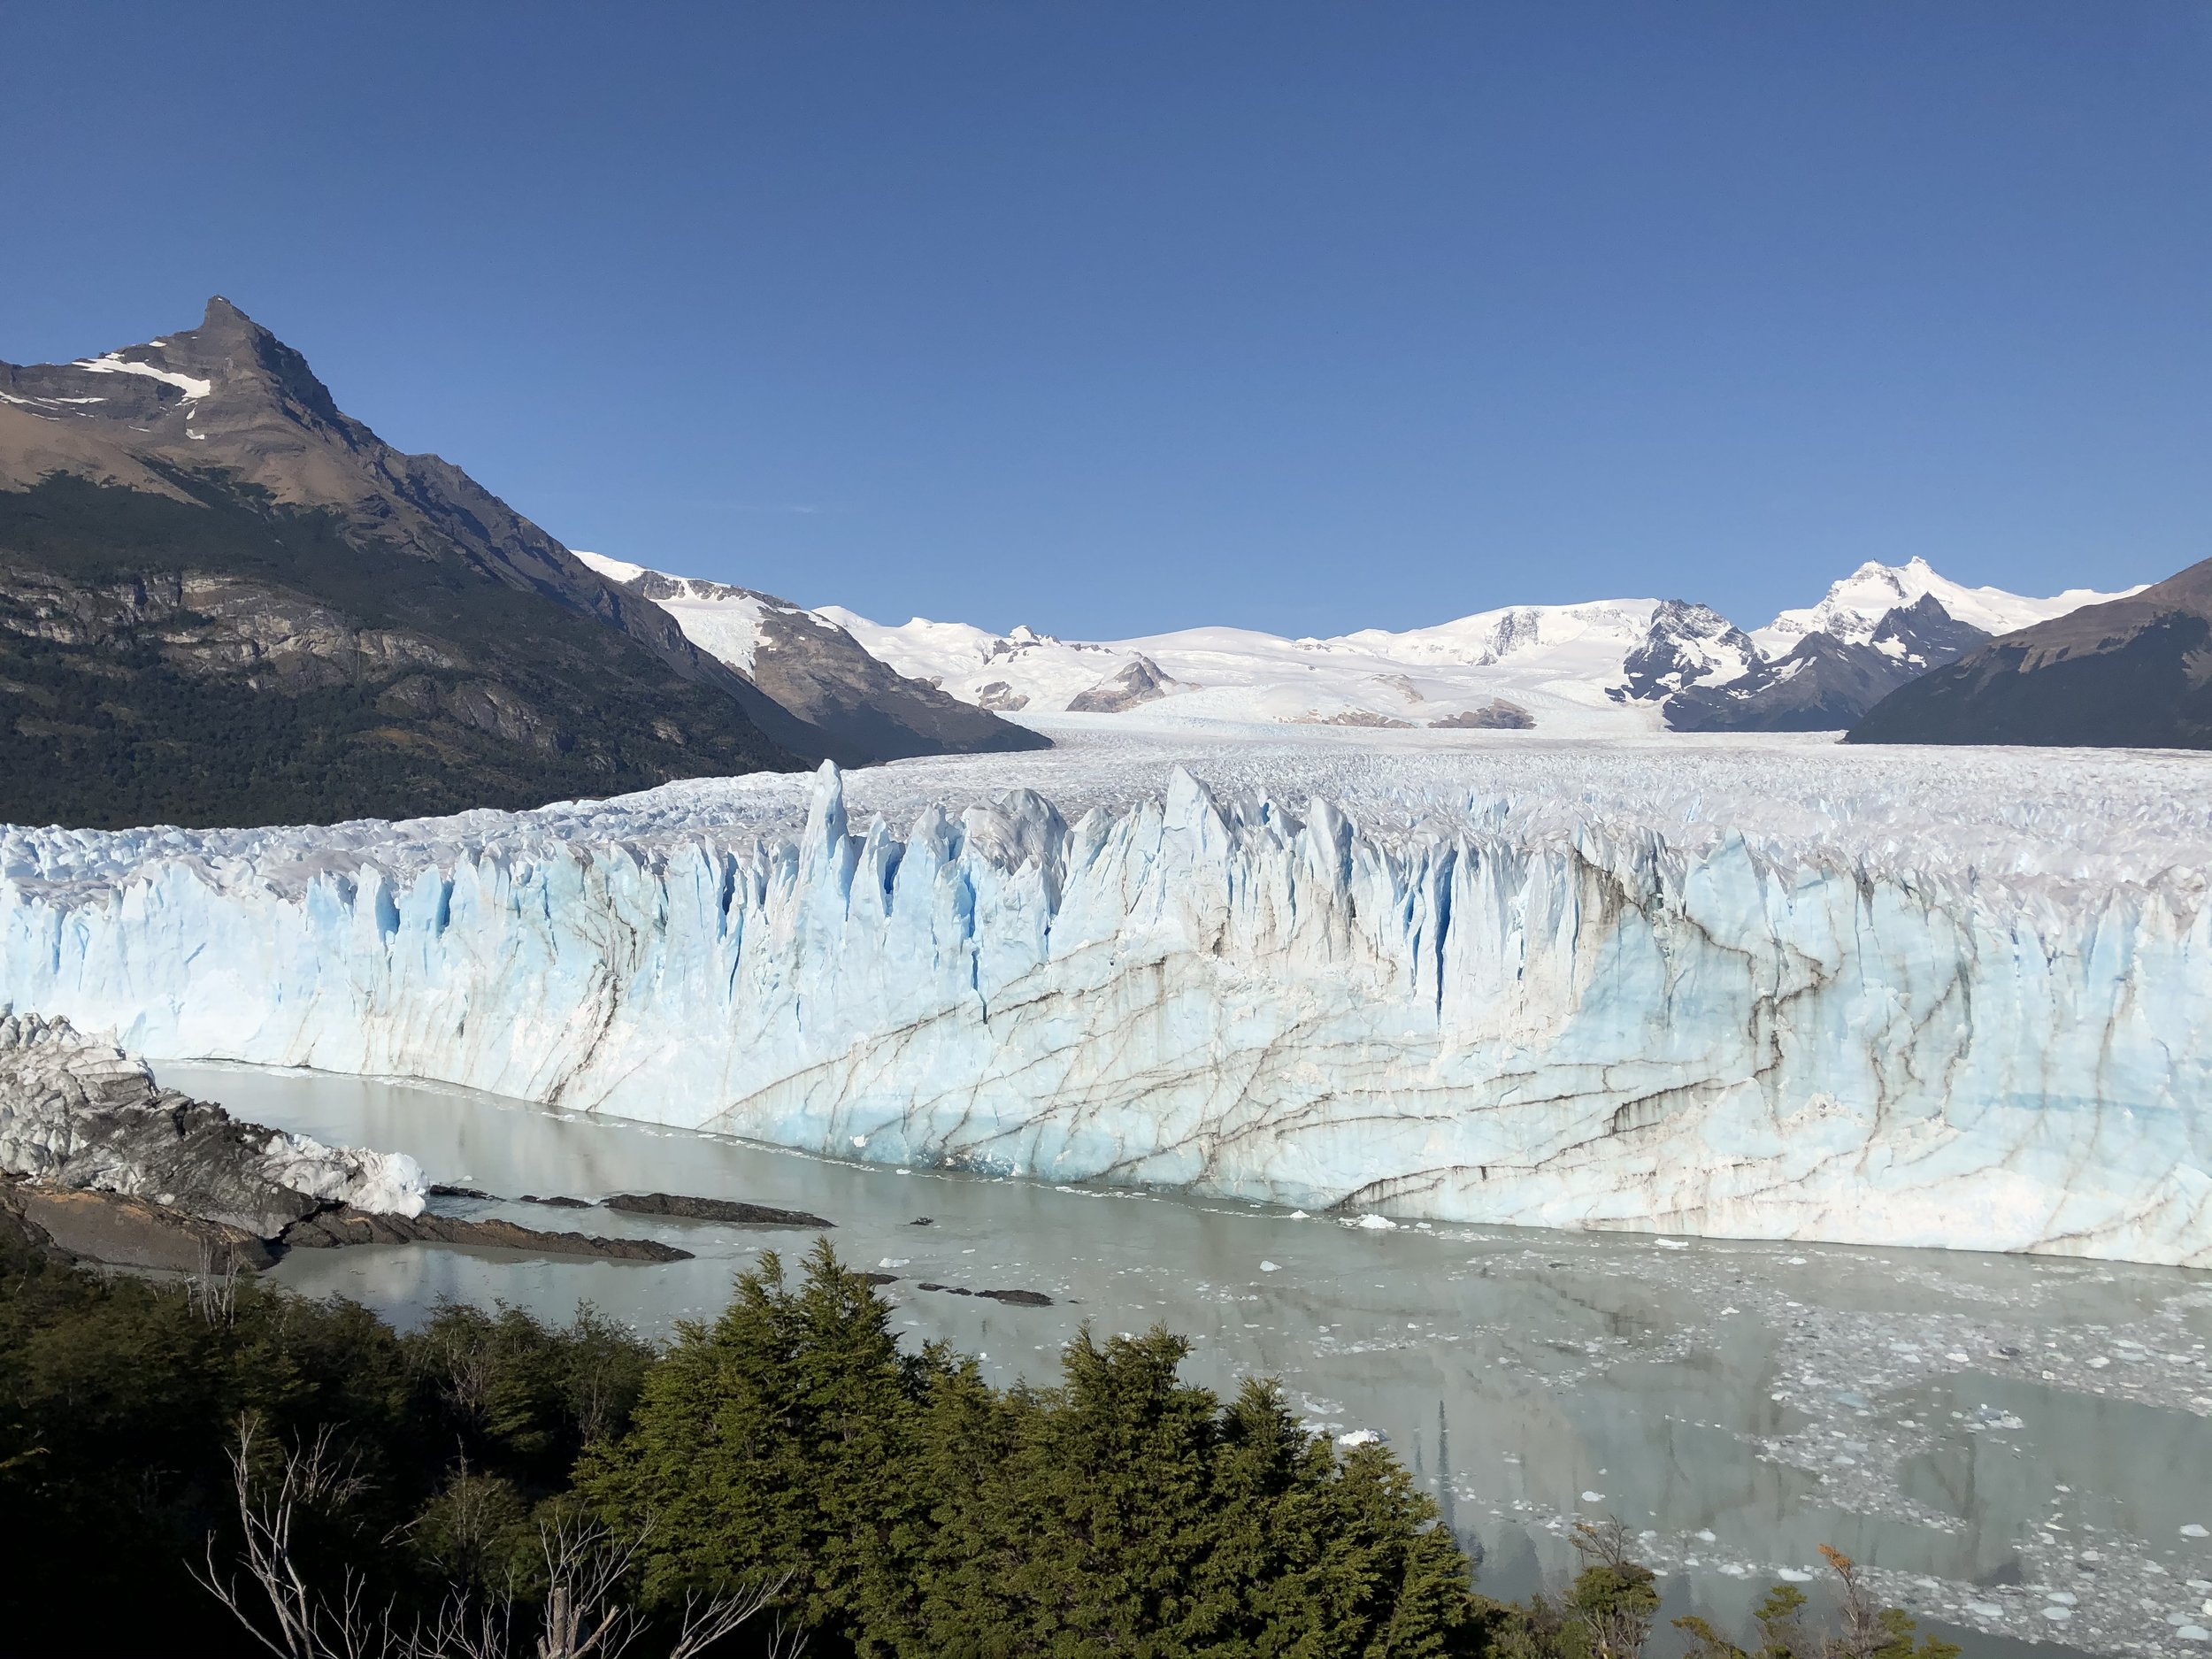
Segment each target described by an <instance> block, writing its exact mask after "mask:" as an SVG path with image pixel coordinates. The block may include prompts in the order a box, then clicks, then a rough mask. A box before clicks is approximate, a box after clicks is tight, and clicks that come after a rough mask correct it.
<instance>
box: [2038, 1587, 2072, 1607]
mask: <svg viewBox="0 0 2212 1659" xmlns="http://www.w3.org/2000/svg"><path fill="white" fill-rule="evenodd" d="M2043 1599H2044V1600H2045V1601H2048V1602H2051V1603H2052V1604H2053V1605H2054V1606H2057V1607H2078V1606H2080V1605H2081V1597H2079V1596H2078V1595H2076V1594H2074V1593H2073V1592H2072V1591H2071V1590H2046V1591H2044V1592H2043Z"/></svg>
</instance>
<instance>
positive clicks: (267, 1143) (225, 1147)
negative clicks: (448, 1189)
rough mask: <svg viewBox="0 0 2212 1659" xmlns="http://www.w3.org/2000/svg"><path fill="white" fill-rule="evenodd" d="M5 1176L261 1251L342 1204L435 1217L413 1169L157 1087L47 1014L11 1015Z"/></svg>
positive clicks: (2, 1099)
mask: <svg viewBox="0 0 2212 1659" xmlns="http://www.w3.org/2000/svg"><path fill="white" fill-rule="evenodd" d="M0 1170H4V1171H6V1172H7V1173H9V1174H12V1175H17V1176H27V1177H29V1178H31V1179H34V1180H35V1181H37V1182H39V1183H40V1184H41V1185H42V1186H43V1187H50V1188H55V1189H58V1190H60V1191H63V1192H82V1191H91V1192H99V1193H108V1194H117V1195H119V1196H121V1197H126V1198H134V1199H142V1200H145V1201H147V1202H150V1203H153V1204H157V1205H161V1206H163V1207H165V1208H166V1209H169V1210H176V1211H179V1212H181V1213H182V1214H183V1215H185V1216H188V1217H195V1218H197V1219H198V1220H200V1221H203V1222H209V1223H213V1224H216V1225H219V1226H222V1227H227V1228H231V1229H234V1230H236V1231H238V1232H241V1233H244V1234H246V1235H248V1236H250V1237H254V1238H273V1237H275V1236H277V1235H278V1234H280V1233H283V1231H284V1230H285V1229H286V1228H287V1227H288V1226H290V1225H292V1224H293V1223H294V1222H296V1221H298V1220H300V1219H301V1218H302V1217H306V1216H310V1215H312V1214H314V1213H315V1212H316V1211H317V1210H320V1209H322V1208H324V1207H325V1206H326V1205H328V1204H332V1203H348V1204H355V1205H358V1206H360V1207H361V1208H363V1209H365V1210H382V1211H387V1212H390V1213H394V1214H397V1215H402V1216H411V1215H416V1214H419V1213H420V1212H421V1210H422V1207H423V1193H422V1171H420V1170H419V1168H417V1167H416V1164H415V1161H414V1160H413V1159H412V1158H409V1157H404V1156H394V1155H391V1154H388V1153H382V1152H373V1151H367V1150H365V1149H362V1148H351V1147H338V1148H332V1147H326V1146H323V1145H322V1144H321V1143H319V1141H311V1140H310V1139H308V1138H307V1137H306V1136H304V1135H295V1134H287V1133H282V1132H280V1131H278V1130H273V1129H265V1128H262V1127H261V1126H260V1125H257V1124H248V1123H240V1122H239V1121H238V1120H237V1119H235V1118H232V1117H231V1115H230V1114H229V1113H228V1112H227V1111H225V1110H223V1109H222V1108H221V1107H220V1106H216V1105H212V1104H210V1103H209V1102H205V1101H196V1100H193V1099H191V1098H189V1097H188V1096H186V1095H183V1094H179V1093H177V1092H176V1091H175V1090H174V1089H165V1088H161V1087H157V1085H156V1084H155V1082H154V1079H153V1074H152V1073H151V1072H150V1071H148V1070H147V1068H146V1065H145V1064H144V1062H142V1061H140V1060H137V1059H134V1058H133V1057H132V1056H129V1055H127V1054H125V1053H124V1052H123V1051H122V1050H121V1049H120V1048H116V1047H115V1046H114V1045H113V1044H112V1043H109V1042H105V1041H100V1040H98V1039H96V1038H90V1037H87V1036H84V1035H81V1033H78V1032H77V1031H76V1030H75V1029H74V1028H73V1027H72V1026H71V1025H70V1024H69V1022H68V1021H67V1020H65V1019H44V1018H40V1017H39V1016H38V1015H35V1014H15V1013H8V1014H5V1015H0ZM50 1230H51V1229H50ZM88 1253H90V1252H88Z"/></svg>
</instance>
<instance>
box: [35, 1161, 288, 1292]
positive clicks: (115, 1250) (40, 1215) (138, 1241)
mask: <svg viewBox="0 0 2212 1659" xmlns="http://www.w3.org/2000/svg"><path fill="white" fill-rule="evenodd" d="M0 1211H4V1212H5V1213H6V1215H7V1216H9V1217H12V1219H13V1220H15V1221H16V1222H17V1223H18V1224H19V1225H17V1226H16V1227H13V1228H11V1229H10V1230H11V1231H12V1232H20V1233H27V1235H28V1236H29V1238H30V1239H31V1240H32V1241H33V1242H36V1241H37V1240H41V1239H42V1240H45V1244H46V1247H47V1249H48V1253H50V1254H51V1253H58V1254H61V1255H64V1256H69V1257H73V1258H78V1259H84V1260H90V1261H95V1262H104V1263H107V1264H109V1265H110V1266H111V1267H139V1268H155V1269H159V1270H162V1271H170V1272H178V1273H201V1272H210V1271H212V1272H218V1273H221V1272H229V1271H233V1270H234V1269H238V1268H262V1267H267V1266H269V1265H271V1264H272V1263H274V1262H275V1260H276V1255H275V1253H274V1252H273V1251H272V1250H271V1249H270V1248H269V1247H268V1245H267V1244H266V1243H265V1242H264V1241H263V1240H260V1239H258V1238H257V1237H256V1236H255V1235H254V1234H252V1233H249V1232H247V1231H246V1230H245V1229H244V1228H243V1227H234V1226H232V1225H228V1224H227V1223H225V1222H220V1221H203V1220H201V1219H199V1218H198V1217H194V1216H188V1215H186V1214H185V1213H184V1212H183V1211H181V1210H173V1209H172V1208H170V1207H169V1206H168V1205H166V1204H157V1203H155V1202H151V1201H150V1200H148V1199H144V1198H128V1197H125V1196H124V1195H122V1194H119V1193H104V1192H98V1191H94V1190H90V1189H85V1190H77V1191H72V1190H68V1189H65V1188H60V1187H41V1186H35V1185H33V1184H31V1183H30V1182H27V1181H15V1182H10V1183H8V1184H7V1185H6V1186H5V1187H4V1188H0Z"/></svg>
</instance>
